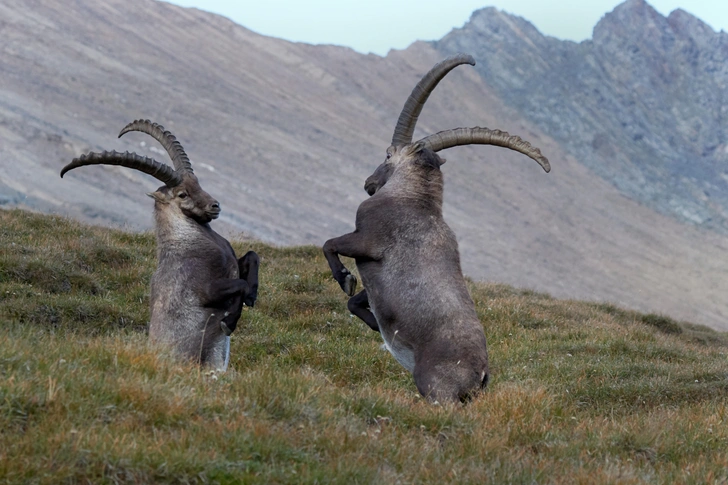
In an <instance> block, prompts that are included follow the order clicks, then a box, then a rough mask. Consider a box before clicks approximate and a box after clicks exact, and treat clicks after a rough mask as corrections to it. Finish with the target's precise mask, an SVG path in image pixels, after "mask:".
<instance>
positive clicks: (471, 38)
mask: <svg viewBox="0 0 728 485" xmlns="http://www.w3.org/2000/svg"><path fill="white" fill-rule="evenodd" d="M434 45H435V47H436V48H437V49H438V50H439V51H441V52H443V53H451V52H456V51H466V52H471V53H473V55H475V57H476V59H478V62H479V64H478V65H477V66H476V69H477V70H478V72H479V73H480V74H481V76H482V77H483V79H484V80H485V81H486V83H487V84H488V85H490V86H492V87H493V88H494V89H495V90H496V91H497V93H498V95H499V97H500V98H501V99H503V100H504V101H505V102H506V103H507V104H509V105H511V106H512V107H514V108H515V109H517V110H518V112H519V113H521V114H522V115H523V116H524V117H526V118H528V119H529V120H531V121H532V122H534V123H535V124H536V125H537V126H539V128H541V129H543V130H544V131H545V132H546V133H548V134H549V135H551V136H553V137H554V138H555V139H556V140H558V141H559V142H560V144H561V145H562V146H563V147H565V148H566V149H567V150H568V151H569V152H570V153H572V154H573V155H574V156H576V157H577V158H578V159H579V160H580V161H582V162H583V163H584V164H585V165H586V166H588V167H589V168H590V169H591V170H593V171H594V172H595V173H596V174H598V175H599V176H600V177H602V178H604V179H605V180H607V181H609V182H610V183H612V184H613V185H614V186H615V187H617V188H618V189H619V190H620V191H621V192H622V193H623V194H625V195H627V196H628V197H630V198H632V199H634V200H636V201H639V202H640V203H643V204H645V205H647V206H649V207H651V208H653V209H655V210H657V211H658V212H660V213H663V214H668V215H670V216H672V217H675V218H677V219H678V220H681V221H684V222H689V223H691V224H695V225H698V226H700V227H704V228H707V229H712V230H716V231H719V232H721V233H724V234H725V233H728V163H726V162H728V143H727V140H726V137H727V136H728V131H727V128H728V123H727V120H728V116H726V115H728V105H727V104H726V101H727V100H728V34H726V33H724V32H720V33H716V32H714V31H713V30H712V29H711V28H710V27H709V26H707V25H706V24H705V23H703V22H702V21H700V20H698V19H697V18H695V17H693V16H691V15H690V14H688V13H686V12H684V11H682V10H676V11H674V12H673V13H672V14H670V16H669V17H667V18H666V17H664V16H662V15H661V14H659V13H658V12H657V11H656V10H654V9H653V8H652V7H651V6H650V5H648V4H647V3H645V2H644V1H643V0H628V1H626V2H625V3H623V4H621V5H620V6H618V7H617V8H616V9H615V10H614V11H613V12H611V13H608V14H607V15H605V16H604V17H603V18H602V19H601V21H600V22H599V23H598V24H597V26H596V27H595V28H594V35H593V39H592V40H590V41H585V42H582V43H580V44H576V43H573V42H569V41H559V40H556V39H554V38H549V37H545V36H543V35H541V34H540V33H539V32H538V31H537V30H536V29H535V28H534V27H533V26H532V25H531V24H530V23H528V22H527V21H525V20H523V19H521V18H518V17H513V16H510V15H507V14H504V13H502V12H499V11H497V10H495V9H483V10H479V11H477V12H475V13H474V14H473V16H472V18H471V19H470V22H469V23H468V24H466V25H465V27H463V28H462V29H456V30H454V31H452V32H451V33H450V34H448V35H447V36H446V37H444V38H443V39H442V40H440V41H438V42H435V43H434Z"/></svg>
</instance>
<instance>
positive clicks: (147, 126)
mask: <svg viewBox="0 0 728 485" xmlns="http://www.w3.org/2000/svg"><path fill="white" fill-rule="evenodd" d="M130 131H141V132H142V133H146V134H147V135H149V136H151V137H152V138H154V139H155V140H157V141H158V142H159V143H160V144H161V145H162V146H163V147H164V149H165V150H167V153H168V154H169V158H171V159H172V163H173V164H174V169H175V170H177V171H178V172H180V173H181V172H192V164H191V163H190V158H189V157H188V156H187V153H185V150H184V148H182V144H181V143H180V142H179V141H177V138H176V137H175V136H174V135H173V134H172V133H171V132H169V131H167V130H165V129H164V126H162V125H160V124H157V123H152V122H151V121H149V120H134V121H132V122H131V123H129V124H128V125H126V126H125V127H124V128H123V129H122V130H121V132H120V133H119V138H121V137H122V136H124V135H125V134H126V133H129V132H130Z"/></svg>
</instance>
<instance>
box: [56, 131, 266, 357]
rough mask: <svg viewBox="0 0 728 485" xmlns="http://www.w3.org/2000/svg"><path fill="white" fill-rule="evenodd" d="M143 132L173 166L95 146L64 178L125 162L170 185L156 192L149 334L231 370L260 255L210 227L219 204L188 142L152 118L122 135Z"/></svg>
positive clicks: (251, 301) (252, 297)
mask: <svg viewBox="0 0 728 485" xmlns="http://www.w3.org/2000/svg"><path fill="white" fill-rule="evenodd" d="M130 131H141V132H142V133H146V134H148V135H150V136H151V137H152V138H154V139H155V140H157V141H158V142H159V143H160V144H161V145H162V146H163V147H164V148H165V150H167V153H168V154H169V157H170V158H171V159H172V162H173V164H174V169H172V168H171V167H170V166H168V165H165V164H162V163H159V162H157V161H156V160H154V159H152V158H147V157H143V156H140V155H137V154H136V153H130V152H125V153H118V152H115V151H112V152H107V151H104V152H102V153H93V152H92V153H89V154H87V155H82V156H81V157H79V158H75V159H73V161H72V162H71V163H69V164H68V165H66V166H65V167H64V168H63V170H62V171H61V177H63V175H64V174H65V173H66V172H68V171H69V170H72V169H74V168H77V167H82V166H85V165H99V164H103V165H121V166H123V167H128V168H133V169H136V170H139V171H141V172H144V173H146V174H149V175H151V176H153V177H155V178H157V179H158V180H160V181H161V182H163V183H164V184H165V185H164V186H162V187H160V188H159V189H157V191H156V192H153V193H151V194H147V195H149V196H150V197H152V198H153V199H154V218H155V222H156V224H155V232H156V236H157V258H158V263H157V270H156V271H155V272H154V275H153V276H152V281H151V298H150V303H151V305H150V306H151V319H150V323H149V338H150V340H151V341H152V342H154V343H163V344H168V345H171V346H173V347H174V348H175V349H176V350H177V352H178V353H179V354H180V355H182V356H183V357H184V358H187V359H190V360H193V361H197V362H199V363H201V364H205V365H208V366H211V367H213V368H215V369H219V370H226V369H227V366H228V362H229V359H230V334H231V333H232V332H233V331H234V330H235V327H236V325H237V322H238V319H239V318H240V315H241V313H242V309H243V304H246V305H248V306H253V305H254V304H255V300H256V298H257V291H258V265H259V259H258V255H257V254H255V253H254V252H253V251H250V252H248V253H247V254H245V256H243V257H242V258H240V259H236V257H235V252H234V251H233V248H232V246H230V243H229V242H228V241H227V240H226V239H225V238H223V237H222V236H220V235H219V234H218V233H216V232H215V231H213V230H212V228H210V225H209V222H210V221H211V220H213V219H216V218H217V217H218V216H219V215H220V204H219V203H218V202H217V200H215V199H213V198H212V197H211V196H210V194H208V193H207V192H205V191H204V190H202V188H201V187H200V184H199V182H198V181H197V177H196V176H195V174H194V173H193V171H192V165H191V164H190V160H189V158H188V157H187V154H186V153H185V151H184V149H183V148H182V145H181V144H180V143H179V142H178V141H177V139H176V138H175V137H174V135H172V134H171V133H170V132H168V131H165V130H164V128H163V127H162V126H161V125H158V124H156V123H152V122H150V121H149V120H137V121H133V122H132V123H129V124H128V125H127V126H126V127H124V129H123V130H121V133H119V137H121V136H122V135H124V134H125V133H128V132H130Z"/></svg>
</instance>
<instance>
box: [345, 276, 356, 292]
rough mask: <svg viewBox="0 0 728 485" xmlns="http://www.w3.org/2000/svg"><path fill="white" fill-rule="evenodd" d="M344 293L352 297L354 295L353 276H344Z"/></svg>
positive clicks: (354, 277)
mask: <svg viewBox="0 0 728 485" xmlns="http://www.w3.org/2000/svg"><path fill="white" fill-rule="evenodd" d="M344 293H346V294H347V295H348V296H354V293H356V276H354V275H353V274H348V275H346V278H345V279H344Z"/></svg>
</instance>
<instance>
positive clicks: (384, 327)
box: [323, 54, 550, 401]
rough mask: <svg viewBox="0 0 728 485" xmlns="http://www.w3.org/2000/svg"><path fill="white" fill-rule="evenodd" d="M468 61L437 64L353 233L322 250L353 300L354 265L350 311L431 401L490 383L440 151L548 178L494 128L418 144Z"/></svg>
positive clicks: (404, 116)
mask: <svg viewBox="0 0 728 485" xmlns="http://www.w3.org/2000/svg"><path fill="white" fill-rule="evenodd" d="M460 64H471V65H475V61H474V60H473V58H472V57H471V56H469V55H464V54H459V55H455V56H451V57H448V58H447V59H445V60H444V61H442V62H440V63H438V64H437V65H435V66H434V67H433V68H432V69H431V70H430V72H429V73H427V75H425V76H424V77H423V78H422V80H421V81H420V82H419V83H418V84H417V86H416V87H415V89H414V90H413V91H412V94H410V96H409V98H408V99H407V102H406V103H405V105H404V108H403V110H402V112H401V114H400V116H399V120H398V121H397V126H396V129H395V131H394V136H393V137H392V143H391V146H390V147H389V148H388V149H387V156H386V159H385V161H384V162H383V163H382V164H381V165H379V167H377V169H376V170H375V171H374V173H373V174H372V175H371V176H369V178H367V180H366V183H365V185H364V188H365V190H366V191H367V193H368V194H369V195H370V196H371V197H370V198H369V199H367V200H365V201H364V202H362V203H361V205H359V209H358V210H357V213H356V225H355V227H356V228H355V230H354V232H352V233H349V234H345V235H343V236H341V237H337V238H334V239H330V240H328V241H326V243H325V244H324V247H323V250H324V254H325V255H326V259H327V261H328V263H329V266H330V267H331V271H332V273H333V275H334V278H335V279H336V281H337V282H338V283H339V285H340V286H341V288H342V290H344V292H346V294H347V295H349V296H352V295H354V293H355V290H356V284H357V281H356V277H355V276H354V275H352V274H351V273H350V272H349V270H348V269H346V267H344V265H343V264H342V263H341V261H340V259H339V255H342V256H347V257H351V258H354V259H355V261H356V266H357V269H358V270H359V274H360V275H361V279H362V283H363V284H364V287H365V290H363V291H361V292H360V293H359V294H357V295H356V296H352V298H351V299H350V300H349V303H348V308H349V310H350V311H351V312H352V313H353V314H354V315H356V316H358V317H359V318H361V319H362V320H363V321H364V322H365V323H366V324H367V325H369V327H371V328H372V329H373V330H375V331H378V332H380V333H381V335H382V338H383V339H384V344H385V346H386V348H387V349H388V350H389V351H390V352H391V353H392V355H393V356H394V358H395V359H397V361H399V363H400V364H402V365H403V366H404V367H405V368H406V369H407V370H408V371H409V372H411V373H412V374H413V376H414V379H415V384H416V385H417V389H418V390H419V391H420V393H421V394H422V395H423V396H426V397H427V398H429V399H430V400H432V401H457V400H460V401H465V400H466V399H468V398H469V397H471V396H473V395H474V394H475V393H476V392H478V391H479V390H480V389H482V388H484V387H485V385H486V384H487V382H488V373H489V371H488V351H487V347H486V339H485V333H484V331H483V325H482V324H481V323H480V321H479V320H478V316H477V314H476V311H475V305H474V304H473V300H472V299H471V298H470V295H469V293H468V290H467V287H466V284H465V279H464V278H463V274H462V270H461V267H460V255H459V253H458V244H457V240H456V239H455V234H454V233H453V232H452V230H451V229H450V227H448V225H447V224H446V223H445V221H444V220H443V217H442V194H443V178H442V172H441V171H440V166H441V165H442V164H443V163H445V160H444V159H442V158H440V157H439V156H438V155H437V153H436V152H438V151H440V150H444V149H446V148H451V147H455V146H460V145H470V144H484V145H497V146H502V147H506V148H510V149H512V150H516V151H518V152H521V153H523V154H524V155H527V156H529V157H531V158H532V159H534V160H536V162H538V163H539V164H540V165H541V167H543V169H544V170H545V171H546V172H548V171H549V170H550V165H549V162H548V160H547V159H546V158H545V157H544V156H543V155H541V152H540V150H538V149H537V148H535V147H532V146H531V145H530V144H529V143H527V142H525V141H523V140H521V139H520V138H519V137H517V136H510V135H509V134H508V133H505V132H502V131H498V130H489V129H487V128H479V127H476V128H457V129H454V130H448V131H443V132H440V133H437V134H434V135H430V136H428V137H425V138H423V139H421V140H419V141H416V142H414V143H413V142H412V135H413V133H414V130H415V123H416V122H417V117H418V116H419V114H420V112H421V111H422V107H423V106H424V103H425V101H426V100H427V98H428V96H429V95H430V93H431V92H432V90H433V89H434V88H435V86H436V85H437V84H438V83H439V82H440V80H442V78H444V77H445V75H446V74H447V73H448V72H449V71H450V70H452V69H453V68H455V67H456V66H458V65H460Z"/></svg>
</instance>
